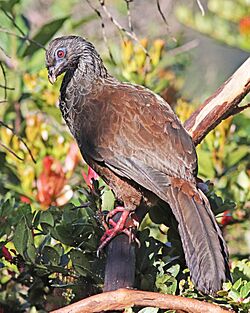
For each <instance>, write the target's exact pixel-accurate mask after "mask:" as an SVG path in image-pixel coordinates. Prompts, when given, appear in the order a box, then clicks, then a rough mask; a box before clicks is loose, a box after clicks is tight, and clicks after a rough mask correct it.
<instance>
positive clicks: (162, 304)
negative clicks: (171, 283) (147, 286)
mask: <svg viewBox="0 0 250 313" xmlns="http://www.w3.org/2000/svg"><path fill="white" fill-rule="evenodd" d="M133 306H143V307H157V308H160V309H170V310H177V311H178V310H179V312H180V311H181V312H188V313H204V312H206V313H228V311H227V310H224V309H222V308H221V307H219V306H217V305H215V304H211V303H207V302H201V301H198V300H194V299H189V298H184V297H180V296H173V295H164V294H161V293H156V292H149V291H140V290H129V289H119V290H116V291H110V292H104V293H101V294H99V295H95V296H92V297H89V298H87V299H84V300H81V301H78V302H76V303H73V304H71V305H69V306H67V307H64V308H62V309H59V310H55V311H53V312H52V313H94V312H101V311H113V310H122V309H124V308H126V307H133ZM231 312H232V311H231Z"/></svg>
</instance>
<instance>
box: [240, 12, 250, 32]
mask: <svg viewBox="0 0 250 313" xmlns="http://www.w3.org/2000/svg"><path fill="white" fill-rule="evenodd" d="M239 30H240V33H241V34H242V35H250V16H246V17H243V18H242V19H241V20H240V23H239Z"/></svg>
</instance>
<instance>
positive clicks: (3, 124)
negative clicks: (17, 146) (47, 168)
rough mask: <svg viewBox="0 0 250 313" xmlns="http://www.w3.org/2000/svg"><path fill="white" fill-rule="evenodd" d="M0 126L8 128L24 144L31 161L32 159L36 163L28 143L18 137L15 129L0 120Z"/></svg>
mask: <svg viewBox="0 0 250 313" xmlns="http://www.w3.org/2000/svg"><path fill="white" fill-rule="evenodd" d="M0 126H3V127H5V128H7V129H9V130H10V131H11V132H12V133H13V135H14V136H16V137H17V138H18V139H19V140H20V141H21V142H22V143H23V144H24V146H25V148H26V149H27V150H28V153H29V155H30V157H31V159H32V161H33V162H34V163H36V160H35V158H34V157H33V154H32V152H31V150H30V148H29V147H28V145H27V144H26V142H25V141H24V140H23V138H22V137H20V136H19V135H18V134H17V133H16V132H15V130H14V129H13V128H11V127H10V126H8V125H7V124H5V123H4V122H3V121H0Z"/></svg>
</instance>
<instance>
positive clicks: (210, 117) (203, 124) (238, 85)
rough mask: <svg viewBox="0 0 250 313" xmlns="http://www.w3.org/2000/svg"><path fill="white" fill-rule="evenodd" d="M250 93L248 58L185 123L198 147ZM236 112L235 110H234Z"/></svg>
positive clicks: (249, 59)
mask: <svg viewBox="0 0 250 313" xmlns="http://www.w3.org/2000/svg"><path fill="white" fill-rule="evenodd" d="M249 92H250V58H248V59H247V60H246V61H245V62H244V63H243V64H242V65H241V66H240V67H239V68H238V70H237V71H236V72H235V73H234V74H233V75H232V76H231V77H230V78H229V79H228V80H227V81H226V82H225V83H224V84H222V86H221V87H220V88H218V89H217V90H216V92H215V93H214V94H213V95H212V96H211V97H209V98H208V99H207V100H206V101H205V102H204V103H203V104H202V105H201V106H200V107H199V108H198V109H197V110H196V111H195V112H194V113H193V114H192V115H191V116H190V118H189V119H188V120H187V121H186V122H185V124H184V126H185V128H186V130H187V131H188V132H189V134H190V136H191V137H192V138H193V141H194V144H195V145H198V144H199V143H200V142H201V141H202V140H203V139H204V138H205V136H206V135H207V134H208V133H209V132H210V131H211V130H213V129H214V128H215V127H216V126H217V125H218V124H220V122H221V121H222V120H223V119H226V118H227V117H228V116H230V115H232V114H234V110H235V109H236V108H237V107H238V104H239V103H240V102H241V100H242V99H243V98H244V97H245V96H246V95H247V94H248V93H249ZM235 112H237V110H235Z"/></svg>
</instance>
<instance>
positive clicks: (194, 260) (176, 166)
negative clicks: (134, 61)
mask: <svg viewBox="0 0 250 313" xmlns="http://www.w3.org/2000/svg"><path fill="white" fill-rule="evenodd" d="M46 67H47V70H48V79H49V81H50V82H51V83H52V84H53V83H55V81H56V80H57V77H58V76H60V75H61V74H63V73H65V74H64V77H63V80H62V83H61V88H60V98H59V107H60V110H61V113H62V116H63V118H64V120H65V122H66V124H67V126H68V128H69V130H70V132H71V133H72V135H73V136H74V138H75V140H76V142H77V144H78V146H79V149H80V151H81V154H82V157H83V159H84V160H85V161H86V163H87V164H88V165H89V166H90V167H91V168H92V169H93V170H94V171H96V172H97V173H98V175H99V176H100V177H102V178H103V180H104V181H105V182H106V183H107V184H108V185H109V187H110V188H111V190H112V191H113V193H114V195H115V198H116V199H118V200H119V203H121V204H122V205H120V206H118V207H116V208H115V209H114V211H113V212H112V213H111V215H110V216H109V218H110V222H109V229H107V230H106V232H105V233H104V235H103V237H102V243H101V247H102V248H103V247H104V246H105V245H107V244H108V243H109V241H110V240H112V239H113V238H114V237H115V236H116V235H117V234H119V233H125V234H128V235H131V232H130V229H131V228H132V227H136V226H137V225H136V219H135V218H133V212H134V211H135V210H136V208H137V207H138V206H140V205H147V206H148V207H155V206H156V207H157V203H160V202H161V203H166V205H169V206H170V208H171V210H172V213H173V215H174V217H175V219H176V221H177V223H178V232H179V234H180V237H181V242H182V246H183V250H184V255H185V260H186V263H187V266H188V268H189V270H190V275H191V279H192V281H193V283H194V285H195V286H196V288H197V290H199V291H200V292H201V293H204V294H216V292H217V291H218V290H220V289H221V288H222V284H223V282H225V281H227V280H230V274H229V265H228V249H227V245H226V242H225V240H224V238H223V236H222V233H221V230H220V228H219V226H218V224H217V222H216V219H215V216H214V214H213V212H212V210H211V207H210V204H209V201H208V199H207V197H206V196H205V194H204V193H203V191H202V190H201V189H200V188H199V186H198V183H197V171H198V166H197V154H196V150H195V147H194V144H193V142H192V139H191V137H190V136H189V134H188V133H187V131H186V130H185V128H184V127H183V126H182V124H181V122H180V120H179V118H178V117H177V115H176V114H175V113H174V111H173V110H172V109H171V107H170V105H169V104H168V103H167V102H166V101H165V100H164V99H163V98H162V97H160V96H159V95H157V94H156V93H154V92H152V91H151V90H149V89H147V88H145V87H144V86H140V85H136V84H132V83H128V82H121V81H119V80H118V79H116V78H115V77H113V76H112V75H111V74H109V73H108V71H107V69H106V67H105V65H104V63H103V61H102V59H101V57H100V55H99V54H98V52H97V50H96V49H95V47H94V45H93V44H92V43H91V42H89V41H88V40H86V39H84V38H83V37H80V36H73V35H70V36H62V37H58V38H55V39H53V40H52V41H51V42H50V43H49V45H48V48H47V50H46ZM117 212H120V214H121V217H120V219H119V221H118V222H115V221H114V220H112V217H113V216H114V215H115V214H116V213H117ZM131 225H132V226H131Z"/></svg>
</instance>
